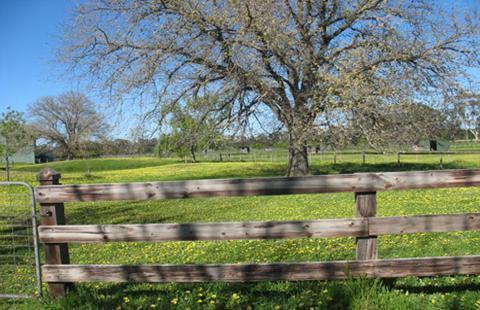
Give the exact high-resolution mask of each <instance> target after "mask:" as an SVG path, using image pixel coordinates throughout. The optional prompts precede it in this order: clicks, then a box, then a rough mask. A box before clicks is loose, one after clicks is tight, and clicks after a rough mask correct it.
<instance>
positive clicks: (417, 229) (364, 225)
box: [39, 213, 480, 243]
mask: <svg viewBox="0 0 480 310" xmlns="http://www.w3.org/2000/svg"><path fill="white" fill-rule="evenodd" d="M468 230H480V213H471V214H448V215H420V216H392V217H369V218H352V219H330V220H317V221H284V222H277V221H271V222H226V223H194V224H130V225H58V226H40V227H39V236H40V241H41V242H43V243H90V242H114V241H187V240H236V239H285V238H303V237H311V238H322V237H368V236H377V235H391V234H405V233H422V232H450V231H468Z"/></svg>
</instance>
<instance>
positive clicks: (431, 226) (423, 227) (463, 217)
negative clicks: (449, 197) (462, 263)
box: [368, 213, 480, 235]
mask: <svg viewBox="0 0 480 310" xmlns="http://www.w3.org/2000/svg"><path fill="white" fill-rule="evenodd" d="M368 224H369V233H370V234H371V235H390V234H407V233H419V232H449V231H468V230H480V213H466V214H444V215H417V216H392V217H378V218H369V219H368Z"/></svg>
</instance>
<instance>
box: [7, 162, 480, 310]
mask: <svg viewBox="0 0 480 310" xmlns="http://www.w3.org/2000/svg"><path fill="white" fill-rule="evenodd" d="M439 159H440V157H439V156H436V155H429V156H421V157H417V156H415V155H412V156H405V157H402V164H401V165H397V164H396V163H395V161H396V156H395V155H391V156H385V155H378V156H377V155H375V156H374V155H371V156H368V157H367V163H366V164H365V165H363V164H362V163H361V157H360V156H358V155H355V156H349V155H342V157H340V158H337V164H336V165H333V164H332V158H329V157H326V156H325V157H323V158H321V157H313V158H312V171H313V173H314V174H324V173H327V174H334V173H349V172H358V171H402V170H426V169H439V168H440V165H439ZM45 166H47V165H17V166H15V168H14V171H13V172H12V175H13V178H14V179H15V180H23V181H28V182H30V183H32V184H36V181H35V174H36V173H37V172H38V171H39V170H41V169H42V168H44V167H45ZM48 166H51V167H53V168H55V169H56V170H58V171H59V172H61V173H62V183H65V184H73V183H106V182H134V181H155V180H159V181H160V180H181V179H203V178H233V177H242V178H248V177H256V176H278V175H283V174H284V172H285V171H286V164H285V163H282V162H268V161H264V162H261V161H257V162H234V163H233V162H232V163H214V162H208V163H197V164H184V163H183V162H182V161H181V160H175V159H154V158H116V159H96V160H88V161H70V162H55V163H51V164H48ZM443 166H444V168H445V169H455V168H475V167H476V168H478V167H480V156H479V155H451V156H444V157H443ZM2 194H5V192H2ZM479 211H480V188H456V189H437V190H410V191H399V192H380V193H378V215H379V216H393V215H413V214H443V213H462V212H479ZM352 216H354V204H353V194H352V193H339V194H314V195H289V196H268V197H267V196H265V197H228V198H202V199H188V200H168V201H167V200H165V201H148V202H100V203H70V204H66V218H67V222H68V223H70V224H107V223H115V224H120V223H162V222H165V223H187V222H214V221H247V220H248V221H254V220H307V219H325V218H342V217H352ZM473 254H477V255H478V254H480V232H463V233H431V234H425V233H423V234H410V235H396V236H385V237H381V238H379V257H381V258H396V257H425V256H437V255H438V256H444V255H445V256H447V255H473ZM70 255H71V261H72V263H78V264H83V263H99V264H116V263H119V264H123V263H127V264H141V263H145V264H146V263H174V264H182V263H226V262H230V263H237V262H281V261H284V262H286V261H313V260H343V259H353V258H354V255H355V242H354V239H353V238H326V239H294V240H245V241H204V242H198V241H197V242H163V243H147V242H145V243H141V242H129V243H109V244H99V245H96V244H88V245H71V246H70ZM0 268H1V266H0ZM17 274H18V276H20V275H21V272H18V273H17ZM15 283H16V281H15V279H9V280H8V281H6V282H5V283H3V285H4V286H11V287H14V286H15ZM0 288H1V286H0ZM0 307H4V308H12V307H17V308H25V309H27V308H30V309H39V308H49V309H69V308H77V309H80V308H81V309H99V308H101V309H129V308H130V309H137V308H142V309H154V308H158V309H168V308H178V309H188V308H190V309H197V308H208V309H223V308H230V309H294V308H298V309H346V308H349V309H438V308H443V309H455V308H456V309H480V277H479V276H469V277H465V276H458V277H436V278H405V279H397V280H374V279H350V280H345V281H309V282H259V283H253V284H252V283H248V284H225V283H202V284H111V283H92V284H82V285H77V286H76V289H75V290H74V291H73V292H72V293H71V294H69V296H68V297H67V298H63V299H57V300H52V299H49V298H48V297H44V298H42V299H34V300H24V301H18V300H17V301H13V300H0Z"/></svg>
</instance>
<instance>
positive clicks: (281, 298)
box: [45, 278, 480, 309]
mask: <svg viewBox="0 0 480 310" xmlns="http://www.w3.org/2000/svg"><path fill="white" fill-rule="evenodd" d="M394 283H395V280H380V279H362V278H359V279H350V280H345V281H305V282H285V281H278V282H255V283H229V284H227V283H198V284H173V283H170V284H106V285H105V284H104V285H101V286H98V285H96V284H89V285H77V287H76V289H75V290H74V291H73V292H71V293H70V294H69V295H68V297H67V298H63V299H58V300H48V299H45V302H46V303H50V305H51V306H52V308H59V309H60V308H77V307H86V308H118V307H121V308H124V307H126V308H128V307H131V308H138V307H140V308H147V307H149V306H151V307H152V305H154V306H155V307H157V308H159V309H168V308H171V307H172V306H174V305H175V306H177V307H179V308H192V309H197V308H203V307H202V306H204V305H207V304H208V305H210V306H212V305H214V308H217V309H224V308H234V309H247V308H249V307H251V308H253V309H257V308H258V309H264V308H267V309H275V307H277V305H279V306H281V309H291V308H300V309H309V308H310V307H313V308H315V309H317V308H318V309H351V308H355V309H357V308H358V309H369V308H375V309H377V308H382V309H411V308H412V307H414V308H418V306H419V304H418V299H416V298H412V299H405V298H402V297H401V296H400V297H399V295H398V290H404V291H408V292H409V293H410V294H418V295H422V296H423V295H424V294H426V295H429V294H436V293H453V295H455V294H456V293H457V294H462V293H464V292H468V291H478V290H479V289H480V283H470V284H457V285H449V284H440V285H438V286H435V285H431V286H430V285H429V286H415V285H395V284H394ZM386 295H388V298H385V296H386ZM457 297H459V296H452V299H450V300H449V301H448V306H449V308H451V307H453V308H462V305H461V301H460V299H459V298H457ZM392 302H393V304H392ZM427 302H429V299H428V298H427ZM392 306H394V307H393V308H392Z"/></svg>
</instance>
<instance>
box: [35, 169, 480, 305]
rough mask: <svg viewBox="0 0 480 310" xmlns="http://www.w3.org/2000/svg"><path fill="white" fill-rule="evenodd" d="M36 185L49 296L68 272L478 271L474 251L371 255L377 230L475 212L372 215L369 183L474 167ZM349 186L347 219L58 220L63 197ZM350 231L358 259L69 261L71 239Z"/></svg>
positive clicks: (99, 277)
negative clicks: (351, 199) (351, 212)
mask: <svg viewBox="0 0 480 310" xmlns="http://www.w3.org/2000/svg"><path fill="white" fill-rule="evenodd" d="M39 180H40V181H41V184H42V185H41V186H38V187H36V188H35V196H36V198H37V200H38V201H39V202H40V208H41V214H42V225H41V226H40V227H39V239H40V241H41V242H42V243H43V244H44V246H45V250H46V255H45V257H46V264H45V265H44V266H43V267H42V274H43V277H44V280H45V281H46V282H48V285H49V292H50V294H51V295H53V296H61V295H64V294H65V293H66V292H67V291H68V288H69V287H71V284H72V283H73V282H92V281H110V282H205V281H224V282H246V281H264V280H268V281H275V280H289V281H300V280H330V279H346V278H350V277H356V276H365V277H380V278H395V277H405V276H442V275H470V274H480V256H456V257H425V258H402V259H377V253H378V250H377V242H378V241H377V236H381V235H391V234H408V233H426V232H429V233H432V232H451V231H480V213H465V214H443V215H438V214H433V215H414V216H391V217H376V211H377V199H376V192H377V191H384V190H406V189H426V188H447V187H467V186H480V169H464V170H437V171H420V172H418V171H414V172H386V173H358V174H343V175H322V176H311V177H295V178H256V179H242V180H239V179H237V180H197V181H175V182H145V183H129V184H82V185H59V180H60V174H59V173H58V172H56V171H54V170H52V169H45V170H43V171H42V172H41V173H40V174H39ZM336 192H352V193H355V208H356V217H355V218H349V219H328V220H324V219H322V220H305V221H265V222H222V223H184V224H168V223H161V224H107V225H66V221H65V218H64V203H65V202H82V201H103V200H159V199H177V198H194V197H216V196H248V195H286V194H306V193H336ZM324 237H355V238H356V258H357V259H356V260H349V261H332V262H301V263H300V262H299V263H271V264H196V265H165V264H162V265H70V260H69V255H68V254H69V252H68V244H69V243H93V242H97V243H106V242H123V241H153V242H162V241H186V240H190V241H192V240H237V239H286V238H324Z"/></svg>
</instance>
